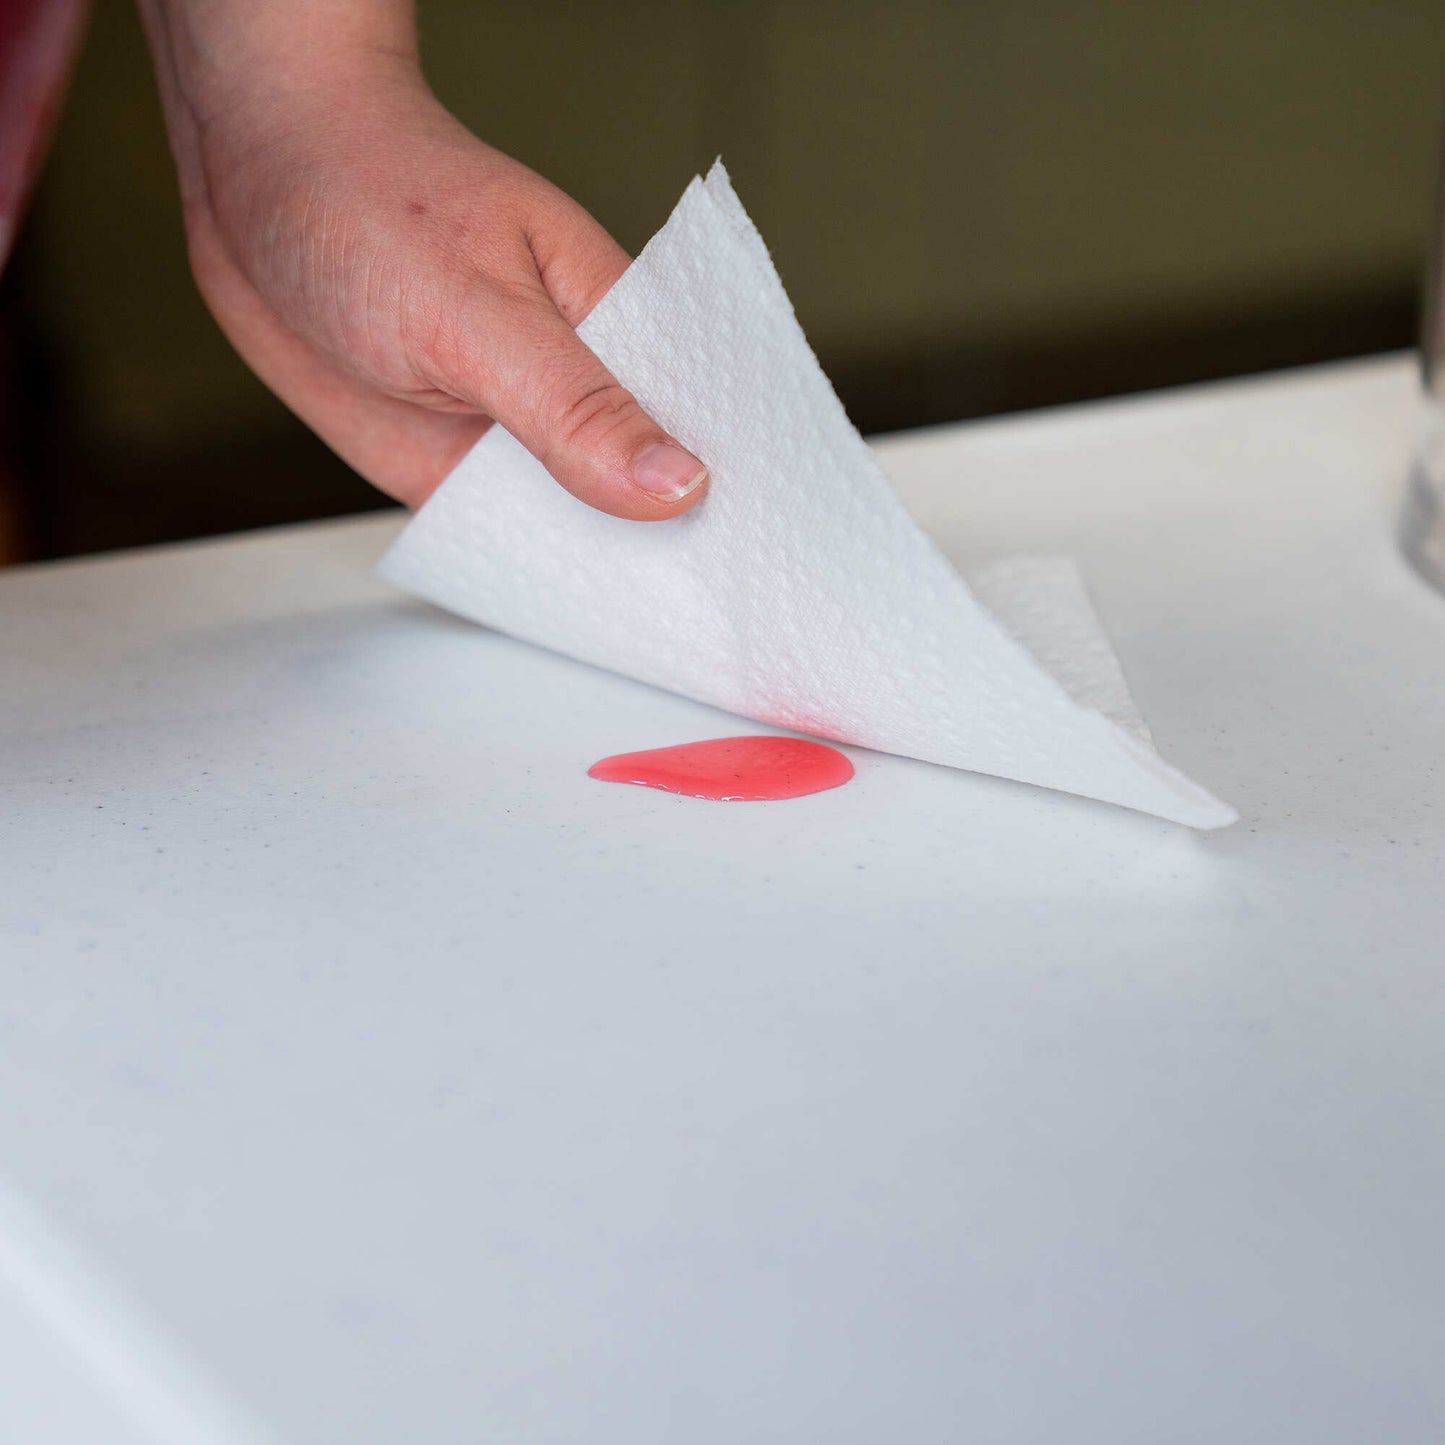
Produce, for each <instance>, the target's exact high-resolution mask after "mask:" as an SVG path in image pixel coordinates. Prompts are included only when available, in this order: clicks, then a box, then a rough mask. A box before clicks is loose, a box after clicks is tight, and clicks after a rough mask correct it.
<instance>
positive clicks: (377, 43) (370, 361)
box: [140, 0, 707, 521]
mask: <svg viewBox="0 0 1445 1445" xmlns="http://www.w3.org/2000/svg"><path fill="white" fill-rule="evenodd" d="M140 10H141V15H142V19H143V21H144V23H145V26H146V31H147V35H148V37H149V40H150V45H151V50H152V54H153V57H154V60H155V66H156V73H157V78H158V80H159V83H160V89H161V98H162V101H163V104H164V108H165V115H166V125H167V129H168V131H169V134H170V139H171V146H172V150H173V151H174V154H175V158H176V166H177V171H178V174H179V178H180V189H181V202H182V209H183V212H184V217H185V226H186V236H187V240H188V243H189V249H190V258H191V267H192V270H193V272H194V274H195V278H196V282H197V284H198V285H199V287H200V290H201V294H202V296H204V298H205V300H206V303H207V305H208V306H209V307H210V309H211V311H212V313H213V314H214V315H215V318H216V320H217V321H218V322H219V323H220V325H221V328H222V329H223V330H224V331H225V333H226V335H227V336H228V337H229V338H230V340H231V342H232V344H233V345H234V346H235V347H236V349H237V350H238V351H239V352H240V353H241V355H242V356H243V357H244V358H245V359H246V361H247V362H248V363H249V364H250V366H251V367H252V369H253V370H254V371H255V372H256V374H257V375H258V376H259V377H260V378H261V379H262V381H264V382H265V383H266V384H267V385H268V386H269V387H270V388H271V389H272V390H273V391H275V392H276V394H277V395H278V396H280V397H281V399H282V400H283V401H284V402H285V403H286V404H287V405H288V406H289V407H290V408H291V409H292V410H293V411H294V412H296V414H297V415H298V416H300V417H301V418H302V420H304V421H305V422H306V423H307V424H308V425H309V426H310V427H311V428H312V429H313V430H314V431H316V432H317V433H318V434H319V435H320V436H321V437H322V438H323V439H324V440H325V441H326V442H327V443H328V444H329V445H330V446H331V447H332V448H333V450H335V451H336V452H337V453H338V454H339V455H340V456H342V457H343V458H344V459H345V460H346V461H347V462H349V463H350V464H351V465H352V466H353V467H354V468H355V469H356V470H357V471H358V472H360V473H361V474H362V476H364V477H366V478H367V479H368V480H370V481H371V482H373V483H374V484H375V485H376V486H378V487H380V488H381V489H382V490H383V491H385V492H387V493H389V494H390V495H392V496H394V497H396V498H398V499H399V500H401V501H403V502H405V503H407V504H408V505H409V506H413V507H415V506H418V505H420V504H421V503H422V502H423V501H425V500H426V498H427V497H428V496H429V495H430V494H431V492H432V491H434V490H435V488H436V487H437V486H438V485H439V484H440V482H441V481H442V479H443V478H444V477H445V476H446V474H447V473H448V472H449V471H450V470H451V468H452V467H453V466H454V465H455V464H456V463H457V462H458V461H459V460H460V459H461V457H462V456H463V454H464V453H465V452H466V451H467V450H468V449H469V448H470V447H471V446H472V444H473V443H474V442H475V441H476V440H477V438H478V437H480V436H481V435H482V433H483V432H484V431H485V430H486V429H487V428H488V427H489V426H490V425H491V424H492V423H493V421H495V422H498V423H500V424H501V425H502V426H504V427H505V428H506V429H507V430H508V431H509V432H511V433H512V435H513V436H515V437H516V438H517V440H518V441H520V442H521V443H522V444H523V445H524V446H525V447H526V448H527V449H528V450H529V451H530V452H531V453H532V454H533V455H534V456H535V457H537V459H538V460H539V461H541V462H542V464H543V465H544V466H545V467H546V468H547V470H548V471H549V472H550V473H551V474H552V476H553V477H554V478H556V480H557V481H558V482H559V483H561V485H562V486H564V487H565V488H566V489H567V490H568V491H569V492H571V493H573V495H575V496H577V497H578V498H580V499H581V500H582V501H584V502H586V503H588V504H589V505H590V506H593V507H596V508H598V509H599V510H601V511H604V512H610V513H612V514H613V515H615V516H619V517H627V518H631V519H633V520H637V521H651V520H657V519H661V518H665V517H673V516H677V515H678V514H680V513H681V512H684V511H686V510H687V509H688V508H689V507H691V506H693V505H695V504H696V503H697V501H698V500H700V498H701V497H702V496H703V494H704V493H705V491H706V488H707V474H706V471H705V469H704V467H703V464H702V462H701V461H699V460H698V459H697V458H696V457H695V456H693V455H692V454H691V453H689V452H688V451H687V450H686V449H685V448H683V447H682V446H681V444H680V443H678V442H676V441H675V440H674V439H673V438H671V437H669V436H668V435H667V434H666V433H665V432H664V431H663V430H662V428H660V427H659V426H658V425H657V424H656V423H655V422H654V421H653V420H652V419H651V418H650V417H649V416H647V414H646V413H645V412H644V411H643V410H642V409H641V407H640V406H639V405H638V404H637V401H636V400H635V399H634V398H633V397H632V395H631V394H630V393H629V392H628V391H627V390H626V389H625V388H624V387H623V386H621V385H620V384H619V383H618V381H617V379H616V378H615V377H613V376H612V375H611V373H610V372H608V371H607V369H606V368H605V367H604V366H603V365H602V363H601V362H600V361H599V360H598V359H597V357H596V356H594V355H593V353H592V352H591V351H589V350H588V349H587V347H586V346H585V345H584V344H583V343H582V342H581V341H580V340H579V339H578V338H577V336H576V333H575V328H576V326H577V324H578V323H579V322H580V321H581V320H582V319H583V317H585V316H586V315H587V313H588V312H589V311H590V310H591V309H592V307H593V306H595V305H596V304H597V302H598V300H599V299H600V298H601V297H602V296H603V294H604V293H605V292H606V291H607V290H608V288H609V287H610V286H611V285H612V284H613V283H614V282H615V281H616V280H617V278H618V277H619V276H620V275H621V274H622V272H623V271H624V270H625V269H626V266H627V264H628V257H627V254H626V253H625V252H624V251H623V250H622V248H621V247H620V246H618V245H617V243H616V242H615V241H614V240H613V239H612V238H611V237H610V236H609V235H608V234H607V232H606V231H605V230H603V228H602V227H601V226H599V225H598V224H597V222H596V221H594V220H593V219H592V217H591V216H589V215H588V214H587V212H586V211H585V210H583V208H582V207H581V206H579V205H578V204H577V203H576V202H575V201H573V200H571V199H570V198H569V197H568V196H566V195H564V194H563V193H562V192H561V191H559V190H558V189H557V188H556V187H555V186H552V185H550V184H549V183H548V182H547V181H545V180H543V179H542V177H540V176H538V175H536V174H535V173H534V172H532V171H530V170H528V169H527V168H526V167H525V166H523V165H520V164H518V163H517V162H516V161H514V160H511V159H510V158H509V157H507V156H504V155H502V154H501V153H500V152H499V151H496V150H494V149H492V148H491V147H490V146H488V145H485V144H484V143H483V142H481V141H480V140H478V139H477V138H476V137H475V136H473V135H471V134H470V133H469V132H468V131H467V130H466V129H465V128H464V127H463V126H461V125H460V124H459V123H458V122H457V121H456V120H455V119H454V118H453V117H452V116H450V115H449V114H448V113H447V112H446V111H445V110H444V109H443V108H442V106H441V105H440V104H439V103H438V101H437V100H436V98H435V97H434V96H433V95H432V93H431V91H430V90H429V88H428V87H427V85H426V82H425V80H424V79H423V77H422V74H421V67H420V64H419V61H418V56H417V44H416V29H415V20H414V15H413V9H412V4H411V0H140Z"/></svg>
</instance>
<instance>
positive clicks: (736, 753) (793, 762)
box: [587, 737, 853, 803]
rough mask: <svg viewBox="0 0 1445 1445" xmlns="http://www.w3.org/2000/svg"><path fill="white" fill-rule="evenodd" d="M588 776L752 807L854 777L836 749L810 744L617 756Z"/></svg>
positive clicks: (717, 742)
mask: <svg viewBox="0 0 1445 1445" xmlns="http://www.w3.org/2000/svg"><path fill="white" fill-rule="evenodd" d="M587 776H588V777H589V778H598V779H600V780H601V781H602V782H604V783H637V784H638V785H639V786H641V787H644V788H661V789H662V790H663V791H664V792H666V793H681V794H682V795H683V796H684V797H688V798H711V799H712V800H713V801H714V802H718V803H751V802H760V801H763V800H772V799H775V798H801V797H804V796H805V795H806V794H808V793H822V792H826V791H827V789H829V788H837V787H841V786H842V785H843V784H844V783H846V782H847V781H848V779H849V778H851V777H852V776H853V764H852V763H850V762H849V761H848V759H847V758H845V757H844V756H843V754H842V753H840V752H839V751H838V750H837V748H830V747H828V746H827V745H826V744H825V743H810V742H808V741H807V740H806V739H805V738H756V737H744V738H710V739H709V740H708V741H707V742H703V743H683V744H682V745H681V746H679V747H675V748H652V749H650V750H649V751H647V752H644V753H618V754H617V756H616V757H612V758H603V759H602V761H601V762H600V763H593V764H592V766H591V767H590V768H588V769H587Z"/></svg>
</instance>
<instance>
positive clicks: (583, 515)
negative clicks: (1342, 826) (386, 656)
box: [378, 164, 1235, 828]
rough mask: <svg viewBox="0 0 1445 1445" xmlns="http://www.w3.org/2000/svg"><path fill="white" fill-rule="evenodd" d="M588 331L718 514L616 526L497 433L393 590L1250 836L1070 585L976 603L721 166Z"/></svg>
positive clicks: (933, 755) (760, 709)
mask: <svg viewBox="0 0 1445 1445" xmlns="http://www.w3.org/2000/svg"><path fill="white" fill-rule="evenodd" d="M579 331H580V335H581V336H582V338H583V340H585V341H586V342H587V344H588V345H589V346H590V347H591V348H592V349H593V351H595V352H596V353H597V355H598V356H600V357H601V358H602V360H603V361H604V362H605V363H606V364H607V366H608V367H609V368H610V369H611V370H612V372H613V373H614V375H616V376H617V377H618V379H619V380H620V381H621V382H622V383H623V384H624V385H625V386H627V387H628V388H630V389H631V391H632V392H633V394H634V395H635V396H636V397H637V399H638V401H639V402H640V403H641V404H642V406H643V407H644V409H645V410H647V411H648V412H649V413H650V414H651V415H652V416H653V417H654V418H655V419H656V420H657V421H658V422H659V423H660V424H661V425H662V426H663V427H665V428H666V429H667V430H668V431H670V432H671V433H672V434H673V435H674V436H676V437H677V438H678V440H679V441H681V442H682V443H683V444H684V445H685V446H686V447H688V448H689V449H690V450H691V451H693V452H694V453H696V454H697V455H698V456H700V457H702V458H703V460H704V461H705V462H706V463H707V464H708V467H709V469H710V471H711V474H712V485H711V489H710V491H709V493H708V495H707V497H706V498H705V499H704V500H703V502H702V503H701V504H700V505H699V506H698V507H696V508H695V509H694V510H693V511H691V512H689V513H687V514H686V515H684V516H682V517H678V518H676V519H674V520H671V521H666V522H630V521H624V520H622V519H620V518H616V517H610V516H606V515H604V514H602V513H600V512H596V511H593V510H592V509H591V508H589V507H587V506H585V505H584V504H583V503H581V502H579V501H577V500H576V499H575V498H573V497H572V496H570V495H569V494H568V493H566V492H564V491H563V490H562V488H561V487H559V486H558V485H557V484H556V483H555V482H553V481H552V480H551V478H550V477H549V476H548V475H547V473H546V471H545V470H544V469H543V467H542V466H541V464H540V463H539V462H537V461H536V460H535V459H534V458H533V457H532V456H531V455H530V454H529V453H528V452H527V451H526V450H524V449H523V447H522V446H521V445H520V444H519V443H518V442H517V441H516V440H515V439H514V438H513V437H511V436H510V435H508V434H507V433H506V432H505V431H503V430H502V429H501V428H500V427H494V428H493V429H492V430H491V431H489V432H488V433H487V435H486V436H485V437H483V438H482V440H481V441H480V442H478V443H477V445H476V446H475V447H474V448H473V449H472V451H471V452H470V453H469V454H468V456H467V457H466V458H465V459H464V460H463V461H462V462H461V464H460V465H459V466H458V467H457V468H456V470H455V471H454V472H453V473H452V474H451V475H450V476H449V477H448V478H447V480H446V481H445V482H444V483H443V484H442V486H441V487H440V488H439V489H438V490H437V492H436V493H435V494H434V495H433V496H432V498H431V499H430V500H429V501H428V502H427V503H426V505H425V506H424V507H423V508H422V509H421V511H420V512H419V513H418V514H417V516H416V517H415V518H414V519H413V520H412V521H411V523H410V524H409V525H408V526H407V527H406V529H405V530H404V531H403V532H402V534H401V536H400V537H399V538H398V539H397V540H396V542H395V543H394V544H393V546H392V547H391V549H390V550H389V551H388V552H387V554H386V555H385V557H383V559H382V561H381V563H380V565H379V569H378V570H379V571H380V573H381V575H382V576H383V577H385V578H387V579H388V580H389V581H391V582H392V583H394V584H395V585H396V586H398V587H401V588H403V589H404V590H406V591H409V592H413V593H415V594H417V595H418V596H421V597H424V598H427V599H429V600H430V601H432V602H435V603H437V604H439V605H440V606H442V607H446V608H449V609H450V610H451V611H453V612H458V613H461V614H462V615H463V616H465V617H469V618H472V619H473V620H475V621H478V622H484V623H486V624H488V625H489V626H491V627H495V628H498V629H500V630H501V631H504V632H508V633H512V634H513V635H515V636H517V637H521V638H525V639H527V640H528V641H531V642H535V643H539V644H541V645H542V646H544V647H549V648H553V649H555V650H556V651H558V652H563V653H567V654H569V655H570V656H572V657H575V658H579V659H581V660H583V661H585V662H590V663H594V664H596V665H598V666H601V667H606V668H611V669H612V670H614V671H616V672H621V673H625V674H627V675H629V676H631V677H636V678H640V679H641V680H643V681H644V682H649V683H653V684H655V685H656V686H658V687H663V688H667V689H670V690H671V691H673V692H679V693H683V694H685V695H686V696H688V697H692V698H697V699H699V700H700V701H702V702H707V703H712V704H714V705H716V706H718V707H722V708H726V709H727V710H728V711H730V712H735V713H741V714H743V715H744V716H747V717H751V718H756V719H759V720H761V721H764V722H768V723H773V724H779V725H782V726H784V727H788V728H794V729H797V730H799V731H802V732H810V733H815V734H818V735H821V736H823V737H828V738H833V739H837V740H840V741H843V742H849V743H858V744H861V745H863V746H865V747H869V748H876V749H878V750H880V751H882V752H889V753H901V754H903V755H905V756H908V757H915V758H922V759H925V760H927V761H930V762H935V763H945V764H948V765H949V766H952V767H956V768H965V769H969V770H971V771H975V772H983V773H995V774H998V775H1000V776H1002V777H1006V778H1015V779H1018V780H1020V781H1023V782H1029V783H1037V784H1040V785H1042V786H1044V787H1048V788H1056V789H1060V790H1062V791H1064V792H1070V793H1080V794H1083V795H1084V796H1086V797H1092V798H1100V799H1104V800H1105V801H1107V802H1111V803H1119V804H1122V805H1123V806H1125V807H1130V808H1137V809H1139V810H1141V811H1143V812H1146V813H1155V814H1158V815H1159V816H1161V817H1164V818H1170V819H1174V820H1175V821H1178V822H1181V823H1187V824H1189V825H1191V826H1193V827H1197V828H1213V827H1220V826H1223V825H1224V824H1227V823H1231V822H1233V821H1234V819H1235V814H1234V812H1233V810H1232V809H1230V808H1229V807H1228V806H1226V805H1225V804H1224V803H1221V802H1220V801H1219V800H1218V799H1216V798H1214V797H1212V796H1211V795H1210V794H1209V793H1207V792H1206V791H1205V790H1204V789H1203V788H1201V787H1199V786H1198V785H1197V784H1195V783H1193V782H1191V781H1190V780H1189V779H1188V778H1186V777H1185V776H1184V775H1183V774H1182V773H1180V772H1178V771H1176V770H1175V769H1174V768H1172V767H1170V766H1169V764H1167V763H1166V762H1164V760H1163V759H1162V758H1160V757H1159V756H1158V754H1157V753H1155V752H1154V750H1153V748H1152V746H1151V745H1150V741H1149V734H1148V730H1147V728H1145V726H1144V723H1143V720H1142V719H1141V718H1140V717H1139V715H1138V712H1137V710H1136V709H1135V707H1134V704H1133V702H1132V700H1131V699H1130V697H1129V693H1128V689H1127V687H1126V686H1125V683H1124V678H1123V674H1122V672H1121V671H1120V669H1119V665H1118V662H1117V660H1116V658H1115V656H1114V654H1113V651H1112V649H1111V648H1110V647H1109V644H1108V642H1107V640H1106V638H1105V637H1104V634H1103V631H1102V629H1101V628H1100V627H1099V625H1098V623H1097V620H1096V619H1095V618H1094V616H1093V613H1092V609H1091V608H1090V607H1089V604H1088V600H1087V597H1086V596H1085V594H1084V592H1083V588H1082V583H1081V581H1080V580H1079V578H1078V574H1077V572H1076V571H1075V570H1074V569H1073V567H1072V564H1070V563H1068V562H1066V561H1064V562H1060V561H1058V560H1045V561H1038V560H1034V559H1006V560H1005V561H1002V562H1000V563H997V564H994V565H993V566H991V567H989V568H987V569H985V570H984V571H983V572H981V573H980V574H979V575H978V576H977V577H975V579H974V582H975V587H976V589H977V590H976V593H975V592H974V591H970V589H969V587H968V586H967V585H966V584H965V582H964V581H963V579H962V578H960V576H959V575H958V573H957V572H955V571H954V569H953V567H952V566H951V565H950V564H949V562H948V561H947V559H946V558H945V557H944V556H943V554H942V553H941V552H940V551H939V550H938V548H937V547H936V546H934V544H933V542H932V541H931V540H930V539H929V538H928V536H927V535H926V534H925V533H924V532H923V530H922V529H921V528H920V527H919V526H918V525H917V524H916V523H915V522H914V521H913V519H912V518H911V517H910V516H909V514H908V512H907V511H906V509H905V508H904V507H903V504H902V503H901V502H900V501H899V499H898V497H897V496H896V494H895V493H894V491H893V489H892V487H891V486H890V485H889V483H888V480H887V478H886V477H885V476H884V475H883V473H882V471H881V470H880V468H879V466H878V464H877V462H876V461H875V460H874V457H873V454H872V452H871V451H870V450H869V449H868V446H867V444H866V443H865V442H864V441H863V439H862V438H861V437H860V436H859V434H858V433H857V431H856V430H855V429H854V428H853V426H852V424H851V423H850V422H849V421H848V418H847V416H846V415H845V413H844V411H843V408H842V405H841V403H840V402H839V401H838V399H837V397H836V395H835V394H834V392H833V389H832V387H831V386H830V385H829V383H828V379H827V378H826V377H825V376H824V374H823V372H822V370H821V368H820V367H819V366H818V363H817V360H816V358H815V357H814V356H813V353H812V351H811V349H810V348H809V346H808V343H807V340H806V339H805V338H804V336H803V333H802V330H801V328H800V327H799V326H798V323H797V321H796V320H795V318H794V316H793V311H792V307H791V305H790V304H789V302H788V298H787V296H786V295H785V293H784V291H783V288H782V284H781V282H780V281H779V280H778V276H777V273H776V272H775V271H774V269H773V265H772V262H771V260H770V259H769V256H768V252H767V248H766V247H765V246H764V245H763V242H762V239H761V237H760V236H759V235H758V233H757V231H756V230H755V229H754V227H753V224H752V222H751V221H750V220H749V219H748V217H747V214H746V212H744V210H743V208H742V205H741V203H740V202H739V201H738V199H737V196H736V195H735V194H734V192H733V189H732V186H731V184H730V183H729V181H728V177H727V173H726V172H725V171H724V170H723V168H722V166H721V164H718V165H715V166H714V167H713V169H712V170H711V171H710V172H709V174H708V176H707V179H706V180H705V181H703V180H697V179H694V181H693V182H692V184H691V185H690V186H689V187H688V188H687V191H686V192H685V193H684V195H683V197H682V200H681V201H680V202H679V203H678V206H677V208H676V210H675V211H674V212H673V214H672V216H671V218H670V219H669V220H668V222H667V224H666V225H665V226H664V227H663V228H662V230H661V231H659V232H658V233H657V235H656V236H654V237H653V238H652V240H651V241H650V242H649V243H648V245H647V247H646V249H645V250H644V251H643V253H642V255H641V256H640V257H638V259H637V261H636V262H634V263H633V265H632V266H631V267H630V268H629V269H628V270H627V272H626V273H625V274H624V275H623V277H622V279H621V280H620V281H618V283H617V284H616V286H614V287H613V288H612V290H611V291H610V292H608V294H607V295H606V296H605V297H604V298H603V299H602V301H601V302H600V303H599V304H598V306H597V308H596V309H595V310H594V311H593V312H592V314H591V315H590V316H589V317H588V318H587V320H586V321H585V322H584V323H583V324H582V326H581V327H580V328H579ZM980 599H982V600H980ZM990 609H992V610H990Z"/></svg>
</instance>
